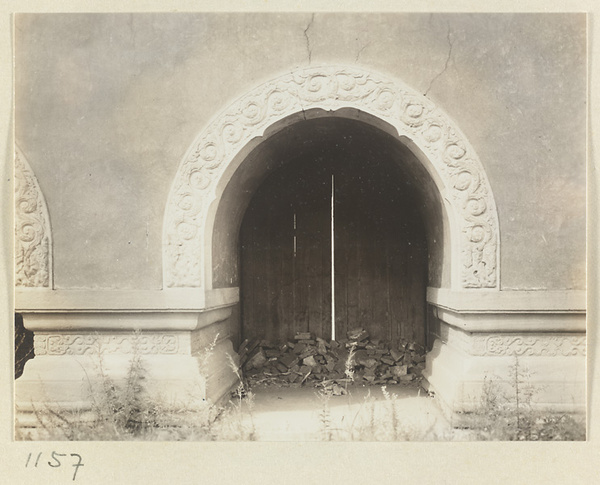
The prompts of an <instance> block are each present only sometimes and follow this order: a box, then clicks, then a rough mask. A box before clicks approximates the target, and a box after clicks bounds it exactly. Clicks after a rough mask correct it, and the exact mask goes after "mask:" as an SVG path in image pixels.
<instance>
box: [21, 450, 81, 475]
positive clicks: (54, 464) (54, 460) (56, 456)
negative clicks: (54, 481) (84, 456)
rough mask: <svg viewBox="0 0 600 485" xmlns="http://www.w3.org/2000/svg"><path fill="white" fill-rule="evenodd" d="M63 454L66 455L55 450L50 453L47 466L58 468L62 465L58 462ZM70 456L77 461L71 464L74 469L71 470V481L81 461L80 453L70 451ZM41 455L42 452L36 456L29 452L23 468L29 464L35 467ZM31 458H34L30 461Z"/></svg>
mask: <svg viewBox="0 0 600 485" xmlns="http://www.w3.org/2000/svg"><path fill="white" fill-rule="evenodd" d="M63 456H67V454H66V453H57V452H56V451H53V452H52V454H51V455H50V457H51V459H52V461H49V462H48V466H50V467H52V468H58V467H60V466H61V465H62V463H61V462H60V458H61V457H63ZM71 456H73V457H77V462H76V463H73V466H74V467H75V471H74V472H73V481H74V480H75V477H76V476H77V470H79V467H80V466H83V463H81V455H78V454H77V453H71ZM41 457H42V453H41V452H40V453H38V454H37V456H35V457H34V456H33V454H32V453H29V455H28V456H27V462H26V463H25V468H27V467H29V466H30V464H31V466H32V467H34V468H36V467H37V466H38V464H39V463H40V458H41ZM32 458H34V459H35V460H34V461H32Z"/></svg>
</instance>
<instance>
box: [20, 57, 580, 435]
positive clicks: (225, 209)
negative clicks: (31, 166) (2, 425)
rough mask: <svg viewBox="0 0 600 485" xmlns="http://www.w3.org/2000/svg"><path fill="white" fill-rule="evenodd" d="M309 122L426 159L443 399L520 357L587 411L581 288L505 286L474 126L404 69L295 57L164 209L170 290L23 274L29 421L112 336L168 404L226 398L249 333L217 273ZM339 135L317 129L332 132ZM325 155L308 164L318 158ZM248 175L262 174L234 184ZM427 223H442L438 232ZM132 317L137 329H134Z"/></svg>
mask: <svg viewBox="0 0 600 485" xmlns="http://www.w3.org/2000/svg"><path fill="white" fill-rule="evenodd" d="M308 125H310V126H311V127H312V128H311V129H313V128H314V127H315V126H317V125H318V126H320V127H321V128H320V129H322V130H325V131H327V130H330V131H329V133H334V134H335V135H336V136H338V139H339V136H340V135H341V136H342V137H343V136H344V135H345V134H346V132H345V131H344V130H346V129H348V130H350V131H352V130H355V131H354V132H353V133H354V134H356V135H357V136H356V139H360V140H361V142H360V144H361V147H365V146H367V145H371V146H372V145H376V144H377V143H380V142H381V143H380V144H381V145H385V147H384V148H381V147H377V149H376V150H375V149H374V153H375V154H376V156H379V155H382V154H386V153H387V155H386V156H388V161H389V160H390V159H393V160H392V161H395V160H396V158H401V159H402V160H400V161H402V163H405V164H406V163H407V164H408V165H410V167H411V168H410V170H408V172H410V171H411V170H413V172H412V173H413V175H414V174H415V173H418V176H416V178H414V180H413V181H414V182H416V183H414V185H415V186H418V185H419V182H420V181H424V184H423V185H424V187H425V188H423V189H422V190H423V193H425V194H426V196H425V199H426V200H428V201H430V202H431V201H432V204H430V205H431V207H433V206H435V207H436V209H434V210H431V211H429V209H428V210H426V211H425V212H426V213H425V216H424V217H423V216H422V218H423V219H425V220H423V221H422V222H423V223H424V225H425V226H426V227H425V232H427V235H426V239H427V241H426V243H425V246H427V250H428V256H429V262H428V263H425V264H429V273H430V280H429V284H423V281H421V282H420V283H419V284H421V290H422V292H421V293H420V295H422V296H425V294H426V297H425V298H423V297H421V298H420V300H421V303H422V306H423V307H425V306H427V320H426V321H427V323H426V324H427V325H428V327H427V334H428V342H427V343H428V347H429V349H430V350H429V353H428V355H427V364H426V369H425V372H424V377H425V378H426V380H427V381H428V382H429V384H430V385H431V387H432V388H433V389H434V390H435V393H436V396H437V398H439V401H440V402H441V403H442V405H443V406H444V407H445V408H446V409H448V410H449V411H451V412H453V411H460V412H465V411H469V410H472V409H473V408H475V407H477V406H478V403H479V402H480V396H481V393H482V390H483V386H484V383H485V382H486V378H488V377H489V376H492V375H496V376H499V378H500V379H501V380H503V381H504V383H505V384H507V383H509V382H510V380H511V376H510V369H511V365H512V363H513V361H512V360H511V359H513V358H514V357H519V358H520V362H521V363H523V364H527V365H528V366H529V368H530V369H531V370H532V372H534V373H536V375H537V376H538V383H539V384H540V388H543V390H544V391H543V392H542V393H541V394H540V396H539V398H538V401H537V402H538V403H539V405H540V406H542V407H545V408H550V409H556V410H564V411H569V412H572V411H581V410H582V409H585V311H584V310H581V309H580V308H584V307H585V305H584V303H582V302H584V298H583V296H584V295H582V294H579V293H578V294H576V295H572V294H571V293H573V292H558V291H557V292H530V291H500V290H501V288H500V267H499V252H500V247H499V242H500V235H499V226H498V216H497V211H496V204H495V201H494V197H493V195H492V190H491V187H490V183H489V181H488V179H487V176H486V174H485V170H484V168H483V165H482V163H481V162H480V161H479V159H478V157H477V155H476V154H475V151H474V150H473V148H472V147H471V146H470V144H469V143H468V141H467V140H466V138H465V136H464V135H463V134H462V133H461V131H460V130H459V129H458V128H457V127H456V125H455V124H454V123H453V122H452V121H451V120H450V118H449V117H448V116H447V115H446V114H444V113H443V112H442V110H441V109H440V108H438V107H437V106H435V105H434V104H433V103H432V102H431V101H430V100H429V99H428V98H426V97H425V96H423V95H421V94H419V93H417V92H415V91H413V90H411V89H409V88H407V87H406V86H404V85H402V84H401V83H399V82H397V81H390V80H389V79H386V78H385V77H384V76H381V75H379V74H375V73H373V72H371V71H369V72H366V71H362V70H359V69H356V68H354V67H336V66H329V67H320V68H303V69H299V70H297V71H295V72H292V73H290V74H285V75H283V76H281V77H278V78H276V79H274V80H272V81H270V82H267V83H265V84H263V85H261V86H259V87H258V88H256V89H254V90H252V91H250V92H249V93H247V94H245V95H244V96H242V97H241V98H239V99H238V100H237V101H235V102H234V103H233V104H231V105H230V106H229V107H228V108H227V109H226V110H225V111H223V112H221V113H220V114H219V115H217V116H216V117H215V118H214V119H213V120H212V122H211V123H209V125H208V126H207V127H206V128H205V129H204V131H202V132H201V133H200V134H199V135H198V136H197V138H196V139H195V140H194V142H193V143H192V145H191V147H190V148H189V150H188V151H187V153H186V155H185V157H184V159H183V160H182V161H181V163H180V165H179V168H178V170H177V173H176V176H175V179H174V182H173V185H172V187H171V191H170V194H169V197H168V200H167V205H166V209H165V216H164V221H163V247H162V260H163V287H162V289H160V290H151V291H136V292H133V293H128V292H122V291H120V290H115V291H109V292H102V291H84V292H71V291H63V290H56V289H54V288H52V283H51V280H50V279H47V278H45V279H44V278H38V277H36V278H37V279H35V280H32V282H31V283H29V282H28V283H25V284H26V286H37V287H39V288H36V289H35V290H36V291H34V292H31V291H17V306H16V309H17V311H18V312H20V313H22V314H23V318H24V322H25V326H26V327H27V328H28V329H29V330H32V331H33V332H34V334H35V343H34V346H35V353H36V357H35V358H34V359H32V360H30V361H29V362H28V363H27V365H26V367H25V370H24V373H23V375H22V377H20V378H19V379H18V381H17V383H16V403H17V407H18V412H19V422H20V423H21V426H27V425H28V424H27V423H31V422H35V419H34V417H35V415H34V414H35V413H34V411H35V407H34V404H36V403H37V404H39V403H48V402H55V401H60V402H63V401H64V402H68V403H71V405H73V406H80V405H81V404H82V403H84V404H85V400H86V399H88V398H86V395H85V393H83V394H82V383H87V382H89V375H90V373H91V372H92V371H93V369H95V368H96V367H97V364H96V363H95V361H94V355H93V354H94V349H96V348H98V347H102V348H103V349H105V351H106V353H107V356H108V357H107V358H109V360H110V362H111V369H112V370H111V372H112V374H111V377H112V378H115V379H124V374H125V373H126V370H127V368H128V366H129V362H130V360H131V355H132V352H133V350H132V349H133V348H136V349H137V352H138V353H139V354H141V356H142V357H143V361H144V365H145V368H146V370H147V372H148V375H147V379H146V383H147V384H148V385H149V389H150V388H152V389H153V390H154V391H156V392H157V393H158V394H160V395H162V394H167V395H168V396H169V397H170V398H171V399H172V400H173V402H175V401H176V399H179V398H180V397H183V398H187V397H188V396H189V393H190V392H191V391H194V392H196V391H199V392H200V393H201V394H202V399H200V401H199V402H202V400H203V399H204V398H206V399H209V400H219V399H221V398H222V397H224V396H227V391H228V390H229V389H230V388H231V386H232V385H235V384H236V379H237V378H236V376H235V375H234V373H233V371H232V369H231V367H230V364H231V360H230V357H231V356H233V359H234V360H235V359H236V356H235V352H233V341H235V340H236V338H239V331H240V330H239V327H240V322H241V319H240V318H239V308H238V307H239V304H240V297H239V289H238V286H240V285H239V281H236V280H235V278H231V279H229V278H223V276H222V275H218V274H217V273H218V272H219V271H222V267H223V266H227V265H229V266H231V265H234V266H235V264H236V261H232V260H234V259H235V258H237V256H238V255H237V252H236V251H237V250H238V249H239V244H240V239H239V237H238V236H239V231H240V226H241V225H242V218H243V217H242V216H243V213H244V211H245V210H246V207H248V204H249V202H250V198H251V197H252V196H253V194H254V193H257V189H258V188H259V187H260V186H261V184H262V179H264V177H265V176H266V172H267V170H265V166H264V165H263V166H260V163H259V164H258V165H256V160H257V153H259V154H261V153H267V152H268V150H271V149H272V148H273V147H274V146H275V147H277V146H279V147H281V146H285V145H286V143H287V141H286V136H288V135H292V137H296V141H295V142H294V143H295V145H294V144H291V143H290V144H289V147H287V148H286V149H287V150H288V152H287V153H291V151H293V150H294V147H299V146H301V144H302V143H303V142H302V141H300V142H298V140H299V139H300V140H308V142H310V136H311V135H310V133H311V132H310V130H307V129H306V127H307V126H308ZM302 126H304V128H302ZM365 127H366V128H365ZM359 135H360V136H359ZM302 137H304V138H302ZM361 137H362V138H361ZM332 139H333V138H328V139H326V138H321V142H322V143H323V145H322V146H325V145H324V144H326V143H330V142H331V140H332ZM282 140H283V141H282ZM290 147H291V148H290ZM364 149H365V150H368V149H369V148H364ZM261 150H262V151H261ZM386 150H387V151H386ZM280 153H283V152H280ZM361 153H363V154H364V153H365V152H364V151H363V152H361ZM390 153H391V154H392V155H391V156H389V154H390ZM396 155H399V156H396ZM305 160H306V159H305ZM315 161H317V162H318V157H317V158H316V159H315V158H313V159H311V163H312V164H313V165H311V166H312V167H318V165H315V164H314V163H315ZM340 161H341V162H342V163H343V162H344V159H343V157H342V158H341V159H340V158H338V159H337V162H340ZM407 161H408V162H407ZM299 162H302V160H300V161H299ZM337 162H336V163H337ZM289 165H293V164H292V163H290V164H289ZM383 165H384V164H381V165H380V167H382V166H383ZM307 166H308V165H307ZM388 166H389V165H388ZM405 168H406V167H405ZM363 169H364V170H363V172H362V173H368V167H367V168H364V167H363ZM365 170H366V172H365ZM403 170H404V169H403ZM408 172H406V173H408ZM240 173H241V174H243V175H242V176H240ZM381 173H383V172H382V171H380V172H379V174H380V175H381ZM384 175H385V174H384ZM240 177H241V178H242V179H243V178H244V177H246V178H245V179H244V180H246V182H247V181H248V180H250V179H253V180H252V183H249V182H248V183H246V182H244V183H243V184H240V183H239V181H240ZM349 178H351V176H350V177H349ZM379 180H381V177H380V179H379ZM390 180H391V182H388V183H387V187H388V188H389V187H390V186H392V187H393V185H394V182H393V180H392V179H391V178H390ZM395 180H400V179H395ZM244 184H245V185H244ZM32 186H33V185H32ZM35 187H37V185H36V186H35ZM238 189H240V190H238ZM232 194H234V195H232ZM240 194H242V195H240ZM40 200H41V199H40ZM232 201H233V202H232ZM410 202H412V201H411V200H410V199H409V203H410ZM266 206H267V207H268V204H267V205H266ZM388 207H389V206H388ZM428 211H429V213H430V214H429V215H432V217H428V214H427V212H428ZM18 215H19V212H18V211H17V216H18ZM224 221H225V222H224ZM387 221H390V219H387ZM17 222H18V221H17ZM392 222H393V223H395V221H393V220H392ZM428 224H429V227H427V225H428ZM440 226H443V227H440ZM40 227H42V226H40ZM44 227H45V226H44ZM431 227H434V228H435V229H434V230H432V229H431ZM46 230H47V231H48V233H49V230H50V228H49V225H48V227H47V229H46ZM436 231H437V232H436ZM432 234H434V235H435V234H438V235H439V234H441V235H442V237H441V238H439V239H442V242H441V243H440V242H439V240H438V242H437V246H436V245H435V244H431V243H432V242H433V243H435V242H436V241H435V239H436V238H435V237H431V235H432ZM42 239H43V238H42ZM42 239H40V240H42ZM332 239H333V235H332ZM28 244H29V243H28ZM26 249H28V252H27V251H25V252H24V253H23V254H24V255H31V254H36V255H37V254H39V255H40V258H42V260H43V264H42V267H44V268H45V267H47V266H48V265H49V264H50V262H51V261H50V259H51V258H50V256H51V251H49V250H48V251H38V252H34V249H35V248H33V247H31V245H30V244H29V245H28V246H27V247H26ZM42 249H44V247H42ZM157 256H158V255H157ZM44 258H45V259H44ZM332 259H333V258H332ZM432 261H433V266H434V270H433V272H434V273H436V275H435V281H432V279H431V273H432ZM25 266H27V265H25ZM25 266H24V267H25ZM48 267H50V266H48ZM36 274H37V275H42V276H43V274H45V273H44V272H43V271H42V272H39V273H36ZM332 274H333V272H332ZM23 281H24V280H23ZM425 286H426V287H425ZM27 290H30V288H27ZM534 293H537V295H533V294H534ZM540 295H541V296H540ZM134 329H135V330H138V331H140V332H141V335H134V336H132V335H130V333H129V332H131V331H132V330H134ZM217 336H219V340H218V341H217ZM211 342H213V347H212V349H213V355H212V356H211V359H210V362H209V364H208V367H207V364H206V362H207V360H206V355H205V354H206V352H205V349H206V347H207V346H210V344H211ZM548 369H551V371H548ZM40 382H42V383H43V385H40ZM507 385H508V384H507ZM154 391H152V392H154ZM88 404H89V403H88ZM28 420H29V421H28ZM33 426H35V424H33Z"/></svg>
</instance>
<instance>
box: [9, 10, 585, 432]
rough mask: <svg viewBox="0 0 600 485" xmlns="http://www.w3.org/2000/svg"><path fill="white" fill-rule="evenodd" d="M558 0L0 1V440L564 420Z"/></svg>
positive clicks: (538, 425)
mask: <svg viewBox="0 0 600 485" xmlns="http://www.w3.org/2000/svg"><path fill="white" fill-rule="evenodd" d="M587 20H588V19H587V16H586V14H584V13H520V14H503V13H493V14H492V13H480V14H462V13H460V14H456V13H352V12H348V13H343V12H329V13H327V12H316V13H311V12H302V13H294V12H287V13H275V12H269V13H267V12H258V13H239V12H238V13H235V12H213V13H208V12H205V13H191V12H190V13H54V14H50V13H18V14H15V15H14V17H13V22H14V30H13V36H14V39H13V49H14V235H15V236H14V237H15V239H14V295H15V307H14V379H15V381H14V439H15V440H16V441H45V440H50V441H97V440H100V441H123V440H125V441H130V440H133V441H293V442H302V441H345V442H347V441H369V442H380V441H427V442H430V441H445V442H463V441H585V440H586V407H587V402H588V401H587V397H586V380H587V377H586V183H587V181H586V166H587V150H588V148H587V117H588V93H587V88H588V77H587V76H588V75H587Z"/></svg>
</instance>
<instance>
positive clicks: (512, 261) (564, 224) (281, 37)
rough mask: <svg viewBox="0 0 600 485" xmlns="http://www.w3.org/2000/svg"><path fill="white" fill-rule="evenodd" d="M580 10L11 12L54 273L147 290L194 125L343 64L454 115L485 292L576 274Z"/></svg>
mask: <svg viewBox="0 0 600 485" xmlns="http://www.w3.org/2000/svg"><path fill="white" fill-rule="evenodd" d="M585 43H586V39H585V17H584V16H583V15H578V14H574V15H562V14H560V15H559V14H547V15H541V14H535V15H508V14H502V15H499V14H498V15H455V14H449V15H441V14H440V15H438V14H436V15H429V14H369V15H365V14H321V13H319V14H316V15H314V17H313V16H311V15H310V14H209V15H206V14H135V15H128V14H116V15H93V14H72V15H43V16H42V15H30V14H23V15H19V16H17V17H16V26H15V49H16V79H15V81H16V99H15V104H16V114H15V120H16V130H15V132H16V140H17V143H18V144H19V146H20V148H21V150H22V151H23V153H24V154H25V156H26V157H27V159H28V161H29V163H30V165H31V167H32V169H33V171H34V172H35V174H36V176H37V178H38V181H39V185H40V187H41V190H42V192H43V193H44V195H45V197H46V201H47V204H48V210H49V214H50V220H51V224H52V232H53V243H54V253H53V258H54V287H55V288H59V289H60V288H64V289H74V288H89V289H142V290H152V289H160V288H161V287H162V266H161V265H162V251H161V244H162V224H163V215H164V211H165V203H166V201H167V197H168V193H169V189H170V185H171V183H172V181H173V178H174V176H175V173H176V170H177V166H178V164H179V162H180V160H181V158H182V157H183V155H184V153H185V151H186V150H187V149H188V147H189V145H190V143H191V142H192V141H193V139H194V137H195V136H196V135H197V134H198V132H200V130H201V129H202V128H203V127H204V126H205V125H206V124H207V123H208V121H209V120H210V119H211V117H213V116H214V115H216V114H217V113H218V112H219V111H221V110H222V109H224V108H225V107H226V106H227V105H229V104H230V103H231V102H232V101H234V100H235V99H236V98H237V97H239V96H241V95H242V94H243V93H245V92H247V91H249V90H251V89H252V88H253V87H255V86H256V85H258V84H260V83H262V82H264V81H267V80H269V79H272V78H274V77H276V76H278V75H280V74H282V73H285V72H289V71H290V70H293V69H296V68H298V67H304V66H308V65H320V64H327V63H333V64H350V65H353V64H356V65H357V66H359V67H362V68H364V69H373V70H376V71H380V72H382V73H384V74H385V75H387V76H390V77H396V78H398V79H400V80H402V81H404V82H405V83H406V84H407V85H409V86H411V87H413V88H414V89H416V90H418V91H419V92H422V93H424V94H426V95H427V96H428V97H429V98H431V99H432V100H433V101H434V102H435V103H436V104H437V105H438V106H440V107H441V108H442V109H444V110H445V111H446V113H448V114H449V115H450V117H451V118H452V119H453V120H454V121H455V122H456V123H457V124H458V126H460V128H461V130H462V131H463V132H464V133H465V135H466V137H467V138H468V140H469V142H470V143H471V145H472V146H473V147H474V149H475V150H476V151H477V153H478V155H479V158H480V159H481V161H482V163H483V165H484V168H485V170H486V172H487V175H488V177H489V181H490V184H491V186H492V190H493V191H494V197H495V200H496V204H497V207H498V215H499V219H500V242H501V255H500V258H501V281H500V282H501V288H502V289H549V290H553V289H557V290H558V289H583V288H584V287H585V129H586V124H585V122H586V117H585V114H586V107H585V102H586V76H585V74H586V72H585V54H586V53H585Z"/></svg>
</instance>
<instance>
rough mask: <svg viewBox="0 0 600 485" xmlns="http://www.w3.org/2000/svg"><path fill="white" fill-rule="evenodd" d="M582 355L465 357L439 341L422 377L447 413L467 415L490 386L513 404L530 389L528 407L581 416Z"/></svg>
mask: <svg viewBox="0 0 600 485" xmlns="http://www.w3.org/2000/svg"><path fill="white" fill-rule="evenodd" d="M585 369H586V362H585V356H584V355H567V356H565V355H562V354H561V353H557V354H556V355H551V356H549V355H525V354H522V355H520V356H516V357H515V356H512V355H494V354H493V353H492V354H482V355H475V356H474V355H469V354H467V353H466V352H465V351H464V350H462V349H460V348H459V347H456V346H454V345H451V344H449V343H447V342H442V340H440V339H437V340H436V341H435V342H434V345H433V348H432V350H431V351H430V352H429V353H428V354H427V360H426V369H425V371H424V374H423V375H424V377H425V379H427V381H428V384H429V387H430V390H433V391H434V393H435V397H436V399H437V400H438V401H439V403H440V404H441V406H442V408H443V409H444V410H445V412H446V413H447V414H448V415H449V416H452V415H453V414H454V413H457V412H458V413H461V412H471V411H474V410H475V409H477V407H478V406H480V405H481V399H482V396H483V393H484V387H485V386H486V385H488V384H487V383H489V382H490V380H491V381H493V383H494V387H495V388H496V389H497V392H498V394H499V396H500V397H505V398H506V399H508V402H516V399H514V398H515V382H517V381H518V384H517V385H516V387H517V388H520V389H521V392H523V393H524V392H527V391H526V389H531V390H532V391H533V392H532V397H531V405H532V407H533V408H538V409H541V410H545V411H552V412H554V411H556V412H569V413H583V412H585V409H586V377H585Z"/></svg>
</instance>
